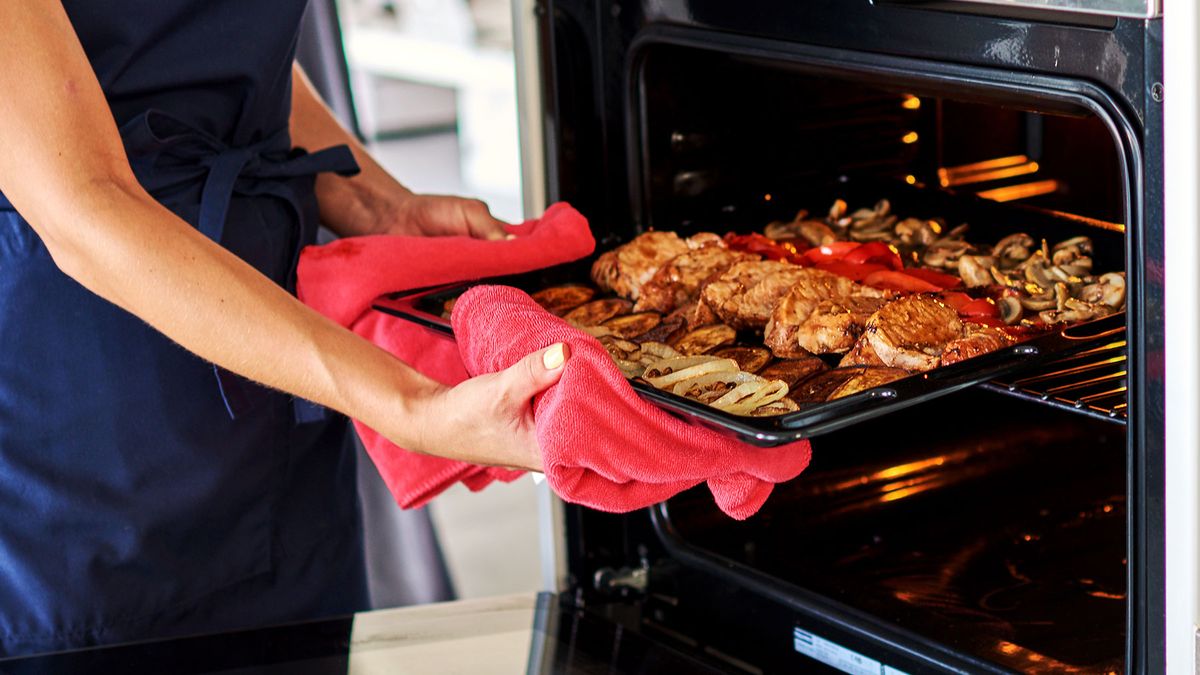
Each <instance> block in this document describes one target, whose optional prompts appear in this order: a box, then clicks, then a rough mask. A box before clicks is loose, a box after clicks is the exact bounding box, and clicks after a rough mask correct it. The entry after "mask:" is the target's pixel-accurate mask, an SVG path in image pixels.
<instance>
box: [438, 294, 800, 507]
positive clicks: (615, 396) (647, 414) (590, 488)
mask: <svg viewBox="0 0 1200 675" xmlns="http://www.w3.org/2000/svg"><path fill="white" fill-rule="evenodd" d="M452 321H453V324H454V334H455V336H456V337H457V340H458V349H459V353H460V354H461V355H462V359H463V362H464V363H465V364H466V367H467V370H468V371H469V372H470V373H471V374H472V375H479V374H482V373H491V372H496V371H499V370H503V369H505V368H507V367H509V366H511V365H512V364H514V363H516V362H517V361H519V360H520V359H521V358H522V357H524V356H525V355H527V354H529V353H530V352H532V351H535V350H537V349H541V348H543V347H547V346H549V345H551V344H554V343H556V342H565V343H567V344H568V345H569V346H570V349H571V357H570V359H569V360H568V361H567V364H566V366H565V368H566V370H564V371H563V375H562V379H561V380H560V381H559V382H558V384H556V385H555V386H553V387H551V388H550V389H548V390H547V391H546V392H544V393H543V394H541V395H540V396H538V397H537V398H536V399H535V401H534V418H535V420H536V421H537V438H538V445H539V447H540V448H541V451H542V459H543V463H544V467H545V473H546V478H547V480H549V482H550V486H551V487H552V488H554V491H555V492H556V493H558V494H559V495H560V496H562V497H563V498H564V499H566V500H567V501H569V502H574V503H578V504H583V505H586V506H590V507H592V508H595V509H599V510H602V511H615V512H623V511H631V510H633V509H637V508H641V507H644V506H648V505H651V504H655V503H658V502H660V501H662V500H664V499H666V498H668V497H670V496H672V495H675V494H677V493H679V492H681V491H683V490H686V489H688V488H690V487H692V486H694V485H697V484H699V483H701V482H707V483H708V488H709V490H710V491H711V492H712V494H713V497H714V499H715V500H716V502H717V506H719V507H720V508H721V510H722V511H724V512H725V513H727V514H729V515H730V516H732V517H734V518H737V519H739V520H741V519H745V518H748V517H749V516H751V515H753V514H754V513H755V512H756V511H758V509H759V507H761V506H762V504H763V502H765V501H766V499H767V496H768V495H769V494H770V493H771V489H772V487H773V486H774V484H775V483H778V482H781V481H785V480H790V479H792V478H795V477H796V476H797V475H799V473H800V472H801V471H803V470H804V469H805V467H807V466H808V461H809V458H810V456H811V451H810V447H809V444H808V442H807V441H800V442H797V443H792V444H789V445H784V446H780V447H777V448H758V447H754V446H751V445H748V444H745V443H740V442H738V441H736V440H733V439H730V438H726V437H724V436H721V435H719V434H717V433H716V432H714V431H712V430H709V429H704V428H700V427H696V426H693V425H690V424H687V423H685V422H683V421H682V420H680V419H678V418H676V417H673V416H671V415H669V414H668V413H666V412H664V411H663V410H662V409H660V408H658V407H656V406H654V405H652V404H650V403H648V402H646V401H645V400H643V399H642V398H641V397H640V396H638V395H637V394H636V392H634V390H633V387H631V386H630V385H629V383H628V382H627V381H626V380H625V378H624V376H622V375H621V372H620V371H619V370H618V369H617V367H616V364H614V363H613V360H612V358H611V357H610V356H609V355H608V353H607V352H606V351H605V350H604V347H603V346H601V345H600V343H599V342H598V341H597V340H596V339H595V338H593V337H591V336H590V335H587V334H586V333H584V332H582V331H580V330H578V329H576V328H573V327H572V326H570V325H569V324H567V323H566V322H565V321H563V320H562V319H559V318H558V317H556V316H554V315H552V314H550V313H549V312H547V311H545V310H544V309H542V308H541V307H540V306H539V305H538V304H537V303H536V302H534V301H533V299H532V298H530V297H529V296H528V295H526V294H525V293H522V292H521V291H519V290H517V289H515V288H508V287H505V286H479V287H476V288H473V289H471V290H470V291H468V292H467V293H465V294H464V295H463V296H462V297H460V298H459V299H458V300H457V301H456V302H455V304H454V313H453V317H452Z"/></svg>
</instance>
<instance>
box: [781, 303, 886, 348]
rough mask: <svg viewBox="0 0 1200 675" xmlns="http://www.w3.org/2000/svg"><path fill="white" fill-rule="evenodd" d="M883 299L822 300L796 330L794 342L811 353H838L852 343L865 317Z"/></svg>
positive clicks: (868, 317) (856, 338)
mask: <svg viewBox="0 0 1200 675" xmlns="http://www.w3.org/2000/svg"><path fill="white" fill-rule="evenodd" d="M885 302H886V300H884V299H882V298H863V297H855V296H846V297H842V298H835V299H833V300H822V301H821V302H820V303H818V304H817V306H816V308H814V309H813V311H812V313H811V314H809V315H808V318H806V319H805V320H804V321H803V322H801V323H800V326H799V327H798V328H797V329H796V342H797V343H798V344H799V345H800V348H801V349H805V350H807V351H810V352H812V353H813V354H837V353H841V352H845V351H847V350H849V349H850V348H851V347H853V346H854V343H855V342H856V341H857V340H858V338H859V336H860V335H862V332H863V329H864V328H866V325H867V320H868V319H870V318H871V315H872V314H874V313H875V312H876V311H878V310H879V308H880V307H882V306H883V304H884V303H885Z"/></svg>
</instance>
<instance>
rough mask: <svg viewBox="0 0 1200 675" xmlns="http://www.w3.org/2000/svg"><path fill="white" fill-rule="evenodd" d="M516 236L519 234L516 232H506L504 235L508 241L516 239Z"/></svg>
mask: <svg viewBox="0 0 1200 675" xmlns="http://www.w3.org/2000/svg"><path fill="white" fill-rule="evenodd" d="M516 238H517V235H515V234H506V235H504V240H505V241H508V240H511V239H516Z"/></svg>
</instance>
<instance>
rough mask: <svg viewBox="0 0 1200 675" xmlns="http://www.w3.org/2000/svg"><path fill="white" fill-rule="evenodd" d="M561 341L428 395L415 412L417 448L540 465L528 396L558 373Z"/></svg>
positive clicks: (564, 354)
mask: <svg viewBox="0 0 1200 675" xmlns="http://www.w3.org/2000/svg"><path fill="white" fill-rule="evenodd" d="M569 357H570V352H569V350H568V348H567V346H566V345H565V344H563V343H558V344H555V345H551V346H550V347H547V348H545V349H542V350H539V351H536V352H534V353H532V354H529V355H528V356H526V357H525V358H523V359H521V360H520V361H518V362H517V363H515V364H513V365H512V366H510V367H509V368H508V369H506V370H502V371H500V372H496V373H491V374H488V375H480V376H478V377H473V378H471V379H469V380H466V381H464V382H462V383H460V384H458V385H456V386H454V387H448V388H443V389H441V390H440V391H437V392H435V393H433V395H431V396H430V397H429V398H428V399H427V400H426V403H425V406H424V410H423V413H422V414H420V415H419V416H418V418H417V419H418V420H419V421H418V424H420V425H421V428H420V429H419V430H417V431H418V436H417V437H418V438H419V442H418V447H414V448H409V449H411V450H415V451H417V452H423V453H426V454H431V455H438V456H442V457H453V458H455V459H460V460H463V461H468V462H472V463H475V464H490V465H496V466H506V467H512V468H519V469H527V470H530V471H541V470H542V456H541V451H540V449H539V448H538V444H537V436H536V433H535V431H536V429H535V426H534V419H533V397H534V396H536V395H537V394H540V393H542V392H543V391H545V390H546V389H548V388H550V387H551V386H552V385H554V384H555V383H556V382H558V380H559V378H560V377H562V373H563V369H564V368H565V367H566V361H567V359H568V358H569Z"/></svg>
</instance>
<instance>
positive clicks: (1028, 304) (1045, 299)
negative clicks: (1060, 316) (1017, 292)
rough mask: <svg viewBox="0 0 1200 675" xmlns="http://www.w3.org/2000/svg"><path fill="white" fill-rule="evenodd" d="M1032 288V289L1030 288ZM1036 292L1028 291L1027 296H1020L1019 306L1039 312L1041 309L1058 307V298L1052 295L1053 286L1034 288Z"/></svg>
mask: <svg viewBox="0 0 1200 675" xmlns="http://www.w3.org/2000/svg"><path fill="white" fill-rule="evenodd" d="M1031 290H1032V289H1031ZM1036 290H1038V291H1039V292H1038V293H1030V294H1029V296H1028V297H1024V298H1021V306H1022V307H1024V308H1025V309H1028V310H1032V311H1035V312H1040V311H1042V310H1047V309H1054V308H1056V307H1058V298H1056V297H1055V296H1054V289H1053V288H1045V289H1036Z"/></svg>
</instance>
